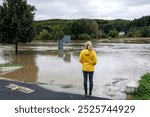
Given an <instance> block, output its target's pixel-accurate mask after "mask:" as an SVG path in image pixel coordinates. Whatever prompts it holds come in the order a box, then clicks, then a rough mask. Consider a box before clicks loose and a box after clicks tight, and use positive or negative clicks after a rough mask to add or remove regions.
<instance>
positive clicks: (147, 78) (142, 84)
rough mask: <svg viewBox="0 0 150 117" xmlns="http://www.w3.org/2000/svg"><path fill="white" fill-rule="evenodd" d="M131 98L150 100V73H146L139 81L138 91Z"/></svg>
mask: <svg viewBox="0 0 150 117" xmlns="http://www.w3.org/2000/svg"><path fill="white" fill-rule="evenodd" d="M131 99H137V100H150V73H146V74H145V75H144V76H142V77H141V80H140V81H139V87H138V93H137V94H135V95H133V96H132V98H131Z"/></svg>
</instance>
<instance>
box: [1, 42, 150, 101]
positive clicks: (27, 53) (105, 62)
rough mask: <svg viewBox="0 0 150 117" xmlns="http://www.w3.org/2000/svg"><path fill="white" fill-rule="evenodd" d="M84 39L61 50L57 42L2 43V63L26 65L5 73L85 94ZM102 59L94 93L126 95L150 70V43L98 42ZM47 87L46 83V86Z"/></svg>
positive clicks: (15, 77)
mask: <svg viewBox="0 0 150 117" xmlns="http://www.w3.org/2000/svg"><path fill="white" fill-rule="evenodd" d="M83 48H84V46H83V43H72V44H70V45H66V46H65V49H64V51H58V49H57V43H52V42H51V43H46V44H43V45H42V46H40V45H36V46H35V45H28V46H19V55H17V56H16V55H15V54H14V53H15V52H14V50H15V49H14V46H8V45H5V46H4V45H0V63H12V64H21V65H23V68H21V69H18V70H16V71H13V72H10V73H7V74H1V75H0V76H1V77H5V78H10V79H15V80H20V81H25V82H34V83H41V84H48V85H50V86H53V87H56V88H57V89H60V90H62V91H63V90H64V91H66V92H72V93H79V94H83V85H82V83H83V76H82V72H81V64H80V63H79V61H78V56H79V53H80V51H81V50H82V49H83ZM94 50H95V51H96V52H97V55H98V63H97V65H96V67H95V72H94V87H93V88H94V89H93V95H95V96H102V97H109V98H113V99H125V98H126V95H125V92H124V91H125V87H126V85H127V84H128V83H129V82H130V81H131V80H137V79H139V78H140V76H142V75H143V74H144V73H146V72H150V44H123V43H95V44H94ZM45 88H46V87H45Z"/></svg>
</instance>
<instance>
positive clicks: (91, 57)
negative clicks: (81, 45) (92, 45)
mask: <svg viewBox="0 0 150 117" xmlns="http://www.w3.org/2000/svg"><path fill="white" fill-rule="evenodd" d="M79 61H80V62H81V63H82V70H83V71H87V72H93V71H94V66H95V65H96V63H97V55H96V52H95V51H94V50H88V49H84V50H82V51H81V53H80V56H79Z"/></svg>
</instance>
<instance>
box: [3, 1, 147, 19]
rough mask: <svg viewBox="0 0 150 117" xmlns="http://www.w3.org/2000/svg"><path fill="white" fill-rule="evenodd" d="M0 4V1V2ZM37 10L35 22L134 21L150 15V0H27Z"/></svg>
mask: <svg viewBox="0 0 150 117" xmlns="http://www.w3.org/2000/svg"><path fill="white" fill-rule="evenodd" d="M0 1H1V3H2V0H0ZM27 1H28V3H29V4H31V5H34V6H35V7H36V9H37V11H36V14H35V20H45V19H54V18H59V19H80V18H92V19H135V18H140V17H142V16H146V15H150V0H27Z"/></svg>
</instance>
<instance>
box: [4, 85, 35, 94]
mask: <svg viewBox="0 0 150 117" xmlns="http://www.w3.org/2000/svg"><path fill="white" fill-rule="evenodd" d="M6 87H7V88H10V89H11V90H12V91H16V90H17V91H20V92H23V93H27V94H29V93H33V92H34V91H35V90H32V89H30V88H26V87H22V86H19V85H15V84H10V85H8V86H6Z"/></svg>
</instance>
